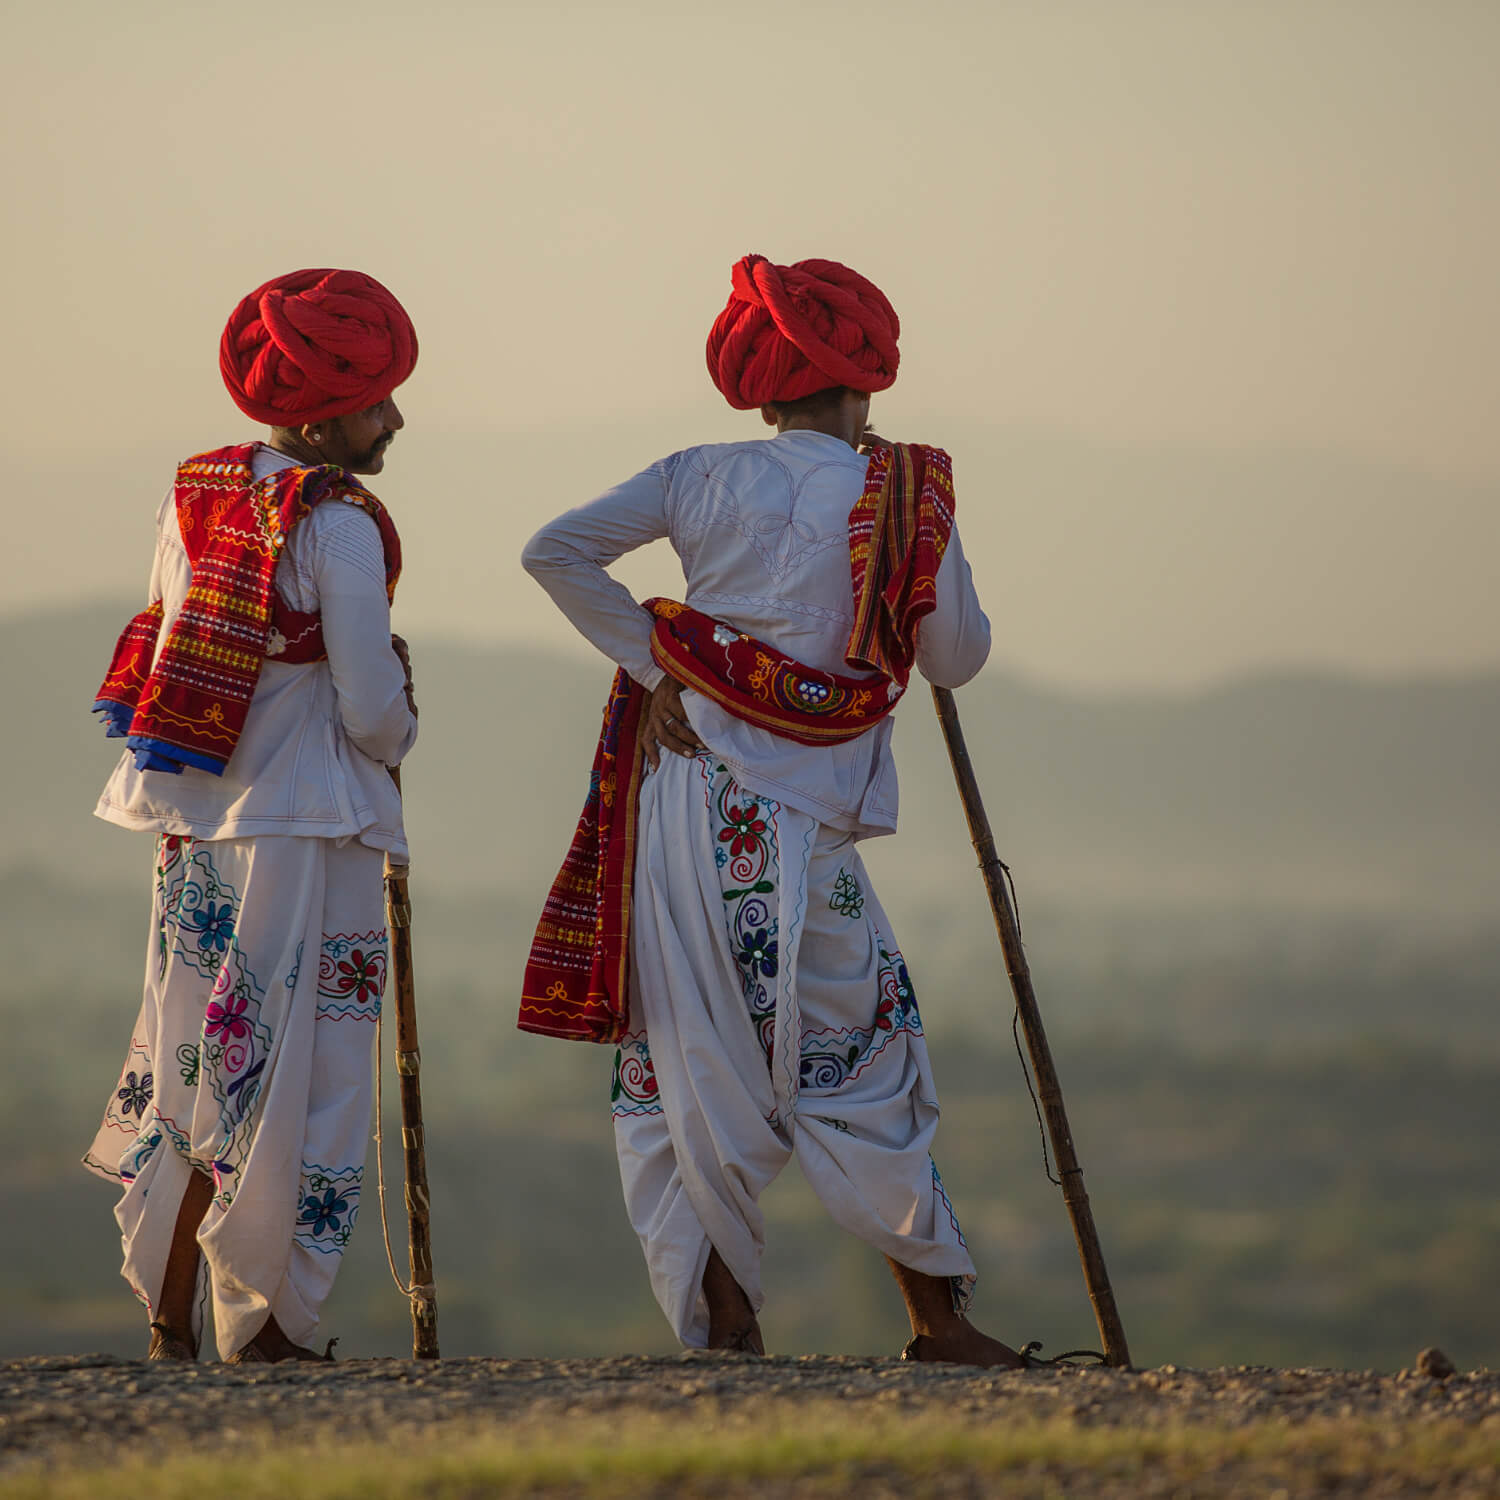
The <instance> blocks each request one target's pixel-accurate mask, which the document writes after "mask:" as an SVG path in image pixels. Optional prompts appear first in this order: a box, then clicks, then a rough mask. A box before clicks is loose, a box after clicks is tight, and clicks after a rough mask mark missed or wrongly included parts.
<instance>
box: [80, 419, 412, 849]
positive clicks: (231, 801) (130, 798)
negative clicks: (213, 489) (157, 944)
mask: <svg viewBox="0 0 1500 1500" xmlns="http://www.w3.org/2000/svg"><path fill="white" fill-rule="evenodd" d="M295 462H296V460H294V459H291V458H288V457H287V456H286V455H285V454H283V453H278V452H276V451H275V450H274V449H272V448H268V447H266V446H265V445H263V444H262V445H261V446H259V447H258V448H257V449H256V451H255V454H254V457H253V459H252V467H253V471H254V474H255V477H256V478H257V479H263V478H264V477H265V476H266V475H267V474H270V473H274V472H275V471H276V470H278V469H284V468H290V467H291V466H292V465H293V464H294V463H295ZM156 530H157V536H156V560H155V562H154V564H153V565H152V569H151V587H150V596H149V597H150V600H152V601H154V600H156V599H160V600H161V601H162V607H163V618H162V625H161V634H160V636H159V637H158V644H157V650H158V652H160V650H161V648H162V647H163V646H165V644H166V642H167V638H168V636H169V634H170V632H171V628H172V623H173V621H174V620H175V619H176V617H177V612H178V611H179V610H180V609H181V608H182V603H183V600H184V599H185V598H186V597H187V591H188V586H189V584H190V583H191V582H192V566H191V564H190V563H189V562H188V556H187V551H186V549H185V548H184V546H183V544H182V536H181V533H180V531H179V529H178V525H177V513H176V507H175V505H174V504H173V500H172V493H171V491H170V490H169V491H168V492H167V496H166V498H165V499H164V500H163V501H162V504H161V507H160V509H159V510H158V512H157V517H156ZM275 584H276V590H277V592H278V593H279V594H280V595H281V597H282V599H283V600H285V602H286V603H287V604H288V605H289V606H290V607H291V608H292V609H294V610H299V611H303V612H311V611H314V610H316V611H319V612H320V613H321V614H322V619H323V639H324V643H325V646H326V649H327V652H328V659H327V660H326V661H320V662H308V663H304V664H302V665H297V666H289V665H284V664H278V663H277V662H275V661H274V660H268V661H267V662H266V664H265V666H264V667H262V669H261V675H260V681H259V682H258V683H257V685H256V689H255V695H254V697H253V698H252V699H251V700H250V708H249V711H248V713H247V714H246V718H245V727H244V730H243V732H242V733H241V735H240V739H239V743H238V744H237V745H236V746H235V750H234V754H233V755H232V756H231V757H230V759H229V764H228V766H227V767H226V768H225V771H224V774H223V775H222V776H214V775H212V774H211V773H210V772H207V771H199V770H193V769H189V770H185V771H183V772H182V774H181V775H180V776H174V775H171V774H170V773H166V772H161V771H138V770H136V767H135V753H134V752H133V751H129V750H127V751H126V752H125V754H124V755H123V756H122V757H121V758H120V763H119V765H118V766H116V767H115V771H114V774H113V775H112V776H111V777H110V779H109V782H108V783H107V785H106V786H105V788H104V792H103V794H102V795H101V796H100V798H99V803H98V806H97V807H96V808H95V809H94V811H95V814H96V815H97V816H98V817H101V818H103V819H105V820H106V821H107V822H110V823H117V824H119V825H120V826H121V827H123V828H134V829H142V830H147V831H150V832H154V833H171V834H179V835H188V836H190V837H192V838H197V839H244V838H253V837H256V836H259V835H263V834H295V835H302V836H305V837H315V838H332V839H346V838H351V837H357V838H358V839H359V840H360V841H361V842H362V843H364V844H367V845H369V846H370V847H371V848H375V849H386V850H390V851H391V852H393V853H395V854H397V855H400V856H403V857H404V856H405V854H406V836H405V832H404V830H403V827H402V821H401V799H400V797H399V796H398V795H397V793H396V790H395V787H394V786H393V785H392V783H391V779H390V776H389V774H388V773H387V770H386V767H388V766H393V765H397V764H399V763H400V761H401V760H402V759H403V758H404V757H405V755H406V754H407V752H408V751H409V750H410V749H411V747H412V744H413V743H414V742H415V740H416V737H417V722H416V719H415V718H413V716H412V714H411V711H410V710H409V709H408V708H407V706H406V695H405V691H404V683H405V674H404V672H403V671H402V668H401V663H400V661H399V660H398V659H397V657H396V654H395V652H394V651H393V650H392V649H391V646H390V605H389V602H388V600H387V598H386V592H385V561H384V555H383V551H382V547H381V541H380V531H379V528H378V527H377V526H376V524H375V521H374V519H373V518H372V517H371V516H370V515H369V514H368V513H367V512H365V511H363V510H361V509H360V508H359V507H358V506H356V505H345V504H338V503H333V502H330V503H327V504H323V505H319V506H318V507H317V508H316V509H314V511H313V512H312V514H311V515H309V516H307V517H306V518H305V519H304V520H302V521H301V522H299V523H298V525H297V526H296V528H295V529H294V530H293V531H292V534H291V536H290V537H289V538H288V539H287V544H286V548H285V550H284V551H283V552H282V555H281V558H280V560H279V561H278V562H277V565H276V575H275Z"/></svg>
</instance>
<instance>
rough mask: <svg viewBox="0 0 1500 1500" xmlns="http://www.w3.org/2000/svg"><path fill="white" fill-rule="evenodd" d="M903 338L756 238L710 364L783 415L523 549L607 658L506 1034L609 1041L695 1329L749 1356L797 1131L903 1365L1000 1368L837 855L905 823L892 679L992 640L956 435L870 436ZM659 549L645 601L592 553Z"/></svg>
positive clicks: (893, 1009)
mask: <svg viewBox="0 0 1500 1500" xmlns="http://www.w3.org/2000/svg"><path fill="white" fill-rule="evenodd" d="M900 328H901V325H900V322H899V321H898V319H897V317H896V314H895V311H894V309H893V308H892V307H891V304H890V302H889V301H887V299H886V297H885V295H884V294H883V293H882V292H881V291H880V290H879V288H877V287H876V286H874V285H873V284H872V283H871V282H869V281H867V280H866V279H865V278H864V277H863V276H861V275H859V274H858V273H857V272H855V271H851V270H850V269H849V268H848V267H847V266H842V265H839V264H838V263H837V262H836V261H828V260H804V261H799V262H797V263H796V264H795V265H791V266H778V265H773V264H772V263H771V262H770V261H768V260H766V259H765V257H764V256H760V255H747V256H746V257H745V258H744V259H743V260H741V261H740V262H739V263H738V264H737V265H736V266H735V267H734V271H733V290H732V292H731V295H730V298H729V302H728V305H727V306H726V307H725V308H724V310H723V312H722V313H720V314H719V317H718V320H717V321H716V322H715V323H714V326H713V331H712V332H711V333H710V335H709V338H708V368H709V373H710V375H711V376H712V377H713V381H714V384H715V385H716V386H718V388H719V390H720V391H721V392H722V393H723V395H724V397H725V399H726V400H727V401H728V402H729V404H730V405H731V406H733V407H736V408H737V409H740V410H746V409H751V408H755V407H759V408H760V409H761V415H762V417H763V418H764V420H765V421H766V422H767V423H768V424H769V425H771V426H773V427H775V428H776V435H775V436H774V437H772V438H769V439H762V440H752V441H746V442H738V443H720V444H714V445H710V446H705V447H697V448H688V449H685V450H683V451H681V452H678V453H674V454H671V455H669V456H668V457H666V458H663V459H661V460H659V461H658V462H656V463H654V464H652V465H651V466H650V467H649V468H647V469H646V470H644V471H643V472H642V473H640V474H638V475H636V477H635V478H633V479H629V480H627V481H626V482H625V483H624V484H621V485H618V486H616V487H615V488H614V489H612V490H610V491H608V492H607V493H606V494H604V495H603V496H601V497H600V498H599V499H597V500H595V501H593V502H591V503H590V504H587V505H583V506H580V507H578V508H577V509H575V510H572V511H569V512H568V513H567V514H566V515H563V516H561V517H559V518H558V519H557V520H556V521H554V522H552V523H551V524H550V525H548V526H544V527H543V528H542V530H541V531H539V532H538V533H537V534H536V536H534V537H533V538H532V539H531V541H530V542H529V543H528V544H527V547H526V552H525V556H524V561H525V565H526V567H527V569H528V570H529V571H530V572H531V574H532V575H533V576H534V577H535V578H536V580H537V581H538V582H539V583H540V584H541V585H542V586H543V588H545V589H546V590H547V591H548V593H549V594H551V596H552V598H553V600H554V602H555V603H556V604H557V605H558V606H559V607H560V608H561V609H562V610H563V612H564V613H565V614H566V615H567V616H568V618H569V619H570V620H571V621H572V622H573V624H574V625H575V626H576V627H577V628H578V629H579V630H580V631H581V632H582V633H583V634H584V635H585V636H586V637H587V638H588V639H589V640H591V641H592V642H593V643H594V644H595V645H597V646H598V647H599V649H600V650H601V651H603V652H604V653H605V654H606V655H607V656H609V657H611V658H613V660H614V661H615V663H616V664H617V666H618V667H619V669H620V671H619V674H618V676H617V677H616V680H615V687H614V689H613V691H612V693H611V695H610V702H609V705H608V707H607V711H606V720H605V732H604V735H603V737H602V738H601V741H600V745H599V748H598V750H597V752H596V756H595V763H594V772H593V775H592V777H591V781H590V793H589V801H588V803H587V804H586V806H585V809H584V816H583V818H582V819H580V820H579V821H578V823H577V830H578V831H577V833H576V834H575V837H574V843H573V846H572V848H571V849H570V850H569V852H568V858H567V861H566V862H565V864H564V865H563V868H562V871H561V872H560V874H559V877H558V880H557V882H556V883H555V884H554V886H553V893H552V896H551V897H550V898H549V900H548V902H547V906H546V909H545V910H544V913H543V916H542V920H541V922H540V924H539V925H538V928H537V934H536V939H535V941H534V943H533V946H532V950H531V957H530V961H529V962H528V964H527V968H526V973H525V980H524V985H523V998H522V1005H521V1016H520V1024H521V1026H522V1027H523V1028H525V1029H527V1030H530V1031H534V1032H541V1033H543V1034H546V1035H552V1036H564V1037H573V1038H578V1039H585V1040H593V1041H607V1042H611V1043H614V1044H616V1045H617V1046H618V1049H619V1050H618V1051H617V1053H616V1056H615V1067H614V1077H613V1085H612V1089H611V1098H612V1101H613V1113H614V1119H615V1140H616V1146H617V1148H618V1153H619V1159H620V1174H621V1179H622V1182H623V1185H624V1189H625V1201H626V1208H627V1211H628V1213H629V1215H630V1219H631V1222H632V1224H633V1225H634V1226H635V1229H636V1232H637V1234H638V1235H639V1237H640V1241H641V1245H642V1248H643V1249H644V1251H645V1254H646V1263H647V1267H648V1269H649V1271H650V1275H651V1282H652V1287H653V1290H654V1291H655V1293H656V1297H657V1300H658V1302H659V1303H660V1305H661V1308H662V1310H663V1312H664V1313H665V1314H666V1315H667V1318H668V1320H669V1321H670V1322H671V1324H672V1327H673V1329H674V1331H675V1332H676V1333H677V1336H678V1337H679V1338H680V1339H681V1340H682V1342H683V1343H684V1344H687V1345H690V1346H705V1345H706V1346H707V1347H709V1348H715V1349H747V1350H753V1351H755V1352H759V1353H763V1352H764V1347H763V1341H762V1337H761V1331H760V1326H759V1322H758V1319H757V1313H758V1310H759V1308H760V1306H761V1302H762V1296H761V1289H760V1256H761V1250H762V1247H763V1245H764V1242H765V1233H764V1231H765V1223H764V1218H763V1216H762V1215H761V1211H760V1207H759V1198H760V1195H761V1193H762V1192H763V1191H764V1189H765V1188H766V1187H767V1185H768V1184H769V1183H770V1182H771V1180H772V1179H773V1178H774V1177H775V1176H776V1175H777V1173H778V1172H779V1171H780V1170H781V1169H782V1168H783V1167H784V1166H785V1165H786V1163H787V1161H788V1160H789V1159H790V1158H791V1156H792V1155H793V1154H794V1153H795V1154H796V1156H797V1158H798V1160H799V1161H800V1163H801V1165H802V1169H803V1173H804V1175H805V1176H806V1177H807V1180H808V1182H809V1183H810V1184H811V1185H812V1187H813V1190H814V1192H816V1193H817V1195H818V1197H819V1198H820V1199H821V1200H822V1202H823V1203H824V1205H825V1206H826V1207H827V1209H828V1211H829V1213H830V1214H831V1215H832V1217H833V1218H834V1219H835V1220H836V1222H837V1223H839V1224H840V1225H841V1226H842V1227H843V1228H845V1229H847V1230H849V1231H850V1232H851V1233H853V1234H855V1235H857V1236H858V1237H859V1238H861V1239H863V1240H864V1241H866V1243H868V1244H870V1245H872V1246H874V1247H875V1248H876V1249H877V1250H879V1251H881V1252H882V1253H883V1254H884V1255H885V1257H886V1259H887V1260H888V1262H889V1264H890V1267H891V1270H892V1271H893V1273H894V1275H895V1278H896V1281H897V1284H898V1285H899V1287H900V1289H901V1292H902V1295H903V1297H904V1299H905V1302H906V1307H907V1313H908V1316H909V1318H910V1322H911V1339H910V1341H909V1343H908V1344H907V1346H906V1355H907V1357H909V1358H912V1359H922V1360H956V1361H961V1362H964V1363H971V1364H986V1365H1009V1366H1014V1365H1019V1364H1021V1363H1023V1362H1024V1361H1023V1360H1022V1358H1021V1356H1019V1355H1018V1354H1017V1353H1016V1351H1015V1350H1014V1349H1011V1348H1009V1347H1008V1346H1007V1345H1005V1344H1003V1343H1001V1342H1000V1341H999V1340H998V1339H994V1338H990V1337H989V1336H988V1335H986V1334H984V1333H982V1332H980V1330H979V1329H977V1328H976V1327H975V1326H974V1325H973V1324H971V1323H970V1322H969V1321H968V1319H967V1317H966V1316H965V1309H966V1307H967V1306H968V1302H969V1297H970V1294H971V1291H972V1288H973V1283H974V1263H973V1260H972V1259H971V1257H970V1255H969V1251H968V1248H967V1246H966V1245H965V1243H964V1238H963V1235H962V1234H961V1233H960V1232H959V1228H958V1220H957V1218H956V1216H955V1214H954V1211H953V1207H952V1204H951V1203H950V1202H949V1200H948V1196H947V1193H946V1191H945V1190H944V1188H943V1183H942V1179H941V1178H940V1177H939V1176H938V1173H937V1168H936V1167H935V1166H934V1165H933V1161H932V1158H931V1156H930V1154H929V1149H930V1145H931V1141H932V1137H933V1134H934V1132H935V1130H936V1128H937V1091H936V1088H935V1086H934V1084H933V1081H932V1074H931V1069H930V1066H929V1063H928V1057H927V1049H926V1044H925V1042H924V1041H923V1036H922V1024H921V1018H920V1015H919V1012H918V1009H917V1003H916V995H915V992H914V990H913V987H912V984H911V980H910V977H909V976H908V973H907V968H906V964H905V962H904V960H903V959H902V957H901V952H900V949H899V948H898V947H897V946H896V941H895V937H894V934H893V931H892V928H891V925H890V922H889V921H888V919H887V917H886V915H885V913H884V912H883V911H882V910H881V908H880V903H879V901H878V899H877V897H876V895H875V891H874V888H873V886H872V885H871V882H870V877H869V874H868V872H867V871H866V869H865V867H864V864H863V862H862V861H861V859H860V857H859V854H858V852H857V849H856V843H857V841H858V840H859V839H862V838H868V837H873V836H875V835H878V834H886V833H891V832H893V831H894V830H895V826H896V807H897V799H896V773H895V766H894V763H893V761H892V756H891V729H892V724H891V718H890V713H891V710H892V709H893V708H894V706H895V705H896V703H897V702H898V701H899V699H900V697H901V695H902V694H903V693H904V691H905V688H906V684H907V680H908V678H909V676H910V673H911V670H912V667H913V666H915V667H916V668H917V670H919V671H921V672H922V674H923V675H924V676H926V677H927V678H928V679H929V680H931V681H933V682H936V683H940V684H943V685H945V686H948V687H957V686H958V685H959V684H960V683H963V682H967V681H968V680H969V678H971V677H972V676H973V675H974V674H975V673H976V672H977V671H978V670H979V669H980V667H981V666H982V665H983V664H984V660H985V657H986V656H987V654H988V652H989V645H990V632H989V622H988V621H987V620H986V619H985V616H984V612H983V611H982V610H981V609H980V607H979V601H978V599H977V597H976V596H975V592H974V586H973V582H972V580H971V578H970V575H969V567H968V564H967V563H966V562H965V561H964V556H963V550H962V547H961V546H960V544H959V539H958V533H957V532H956V531H955V530H954V529H953V491H952V482H951V468H950V466H949V463H948V458H947V455H946V454H943V453H941V452H940V451H939V450H937V449H930V448H921V447H919V446H918V445H899V446H897V447H892V446H891V445H888V444H884V443H882V442H880V440H878V439H874V438H873V436H872V435H871V434H869V433H868V432H867V430H866V423H867V420H868V416H869V407H870V394H871V392H873V391H883V390H885V389H887V388H888V387H889V386H890V385H891V384H892V382H893V381H894V380H895V378H896V370H897V366H898V364H899V361H900V355H899V351H898V348H897V339H898V337H899V334H900ZM658 537H668V538H670V540H671V543H672V546H673V547H674V548H675V550H676V551H677V553H678V556H679V558H680V560H681V562H682V567H683V572H684V575H685V578H686V583H687V592H686V596H685V602H682V603H679V602H676V601H673V600H664V599H654V600H651V601H650V602H649V604H648V606H647V607H646V608H644V609H642V608H640V607H638V606H636V604H635V603H634V601H633V600H632V599H631V598H630V597H629V595H628V594H627V593H626V591H625V590H624V589H623V587H622V586H621V585H620V584H618V583H617V582H615V581H614V580H612V579H611V578H610V577H609V576H608V574H607V573H606V572H605V568H606V566H607V565H608V564H609V563H611V562H613V561H614V559H615V558H617V557H618V556H620V555H621V553H623V552H626V551H628V550H630V549H631V548H633V547H638V546H641V545H643V544H645V543H647V542H650V541H652V540H654V539H655V538H658ZM664 750H667V751H674V752H676V753H675V754H662V751H664ZM642 760H644V763H645V765H646V767H647V768H648V769H646V770H645V771H642V769H641V763H642ZM590 897H592V899H590Z"/></svg>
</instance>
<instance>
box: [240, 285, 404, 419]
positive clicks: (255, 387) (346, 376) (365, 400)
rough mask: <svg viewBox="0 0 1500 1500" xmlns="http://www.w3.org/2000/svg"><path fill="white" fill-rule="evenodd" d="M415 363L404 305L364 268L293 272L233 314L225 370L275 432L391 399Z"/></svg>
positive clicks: (251, 411)
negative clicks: (361, 270) (276, 428)
mask: <svg viewBox="0 0 1500 1500" xmlns="http://www.w3.org/2000/svg"><path fill="white" fill-rule="evenodd" d="M416 362H417V333H416V330H415V329H414V328H413V327H412V326H411V319H410V318H409V317H407V315H406V309H405V308H404V307H402V306H401V304H400V303H399V302H397V301H396V299H395V298H394V297H393V296H391V294H390V293H389V292H388V291H386V289H385V288H384V287H383V286H381V284H380V283H379V282H378V281H376V280H375V278H374V277H373V276H366V275H364V274H362V273H361V272H359V271H327V270H324V271H292V272H291V273H289V274H288V275H286V276H277V277H275V278H273V279H272V280H270V281H268V282H266V284H265V285H264V286H259V287H256V289H255V290H254V291H253V292H251V293H250V295H249V296H248V297H246V298H245V299H244V300H243V301H242V302H241V303H240V305H239V306H238V307H237V308H235V310H234V312H233V313H231V314H230V318H229V322H228V323H226V324H225V325H224V337H223V338H222V339H220V340H219V370H220V373H221V374H222V375H223V376H224V384H225V385H227V386H228V387H229V394H230V395H231V396H232V397H233V398H234V404H235V405H236V406H237V407H239V409H240V410H241V411H242V412H244V413H245V415H246V416H247V417H253V418H254V419H255V420H256V421H257V422H265V423H267V424H268V425H269V426H271V427H300V426H302V424H303V423H305V422H323V421H327V420H328V419H329V418H331V417H342V416H344V415H346V414H347V413H349V412H352V411H363V410H364V409H365V408H366V407H367V406H374V405H375V404H376V403H377V402H380V401H384V400H385V398H386V397H387V396H389V395H390V393H391V392H392V391H393V390H395V389H396V387H397V386H398V385H400V384H401V382H402V381H403V380H405V379H406V377H407V376H408V375H410V374H411V372H412V367H413V366H414V365H415V364H416Z"/></svg>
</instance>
